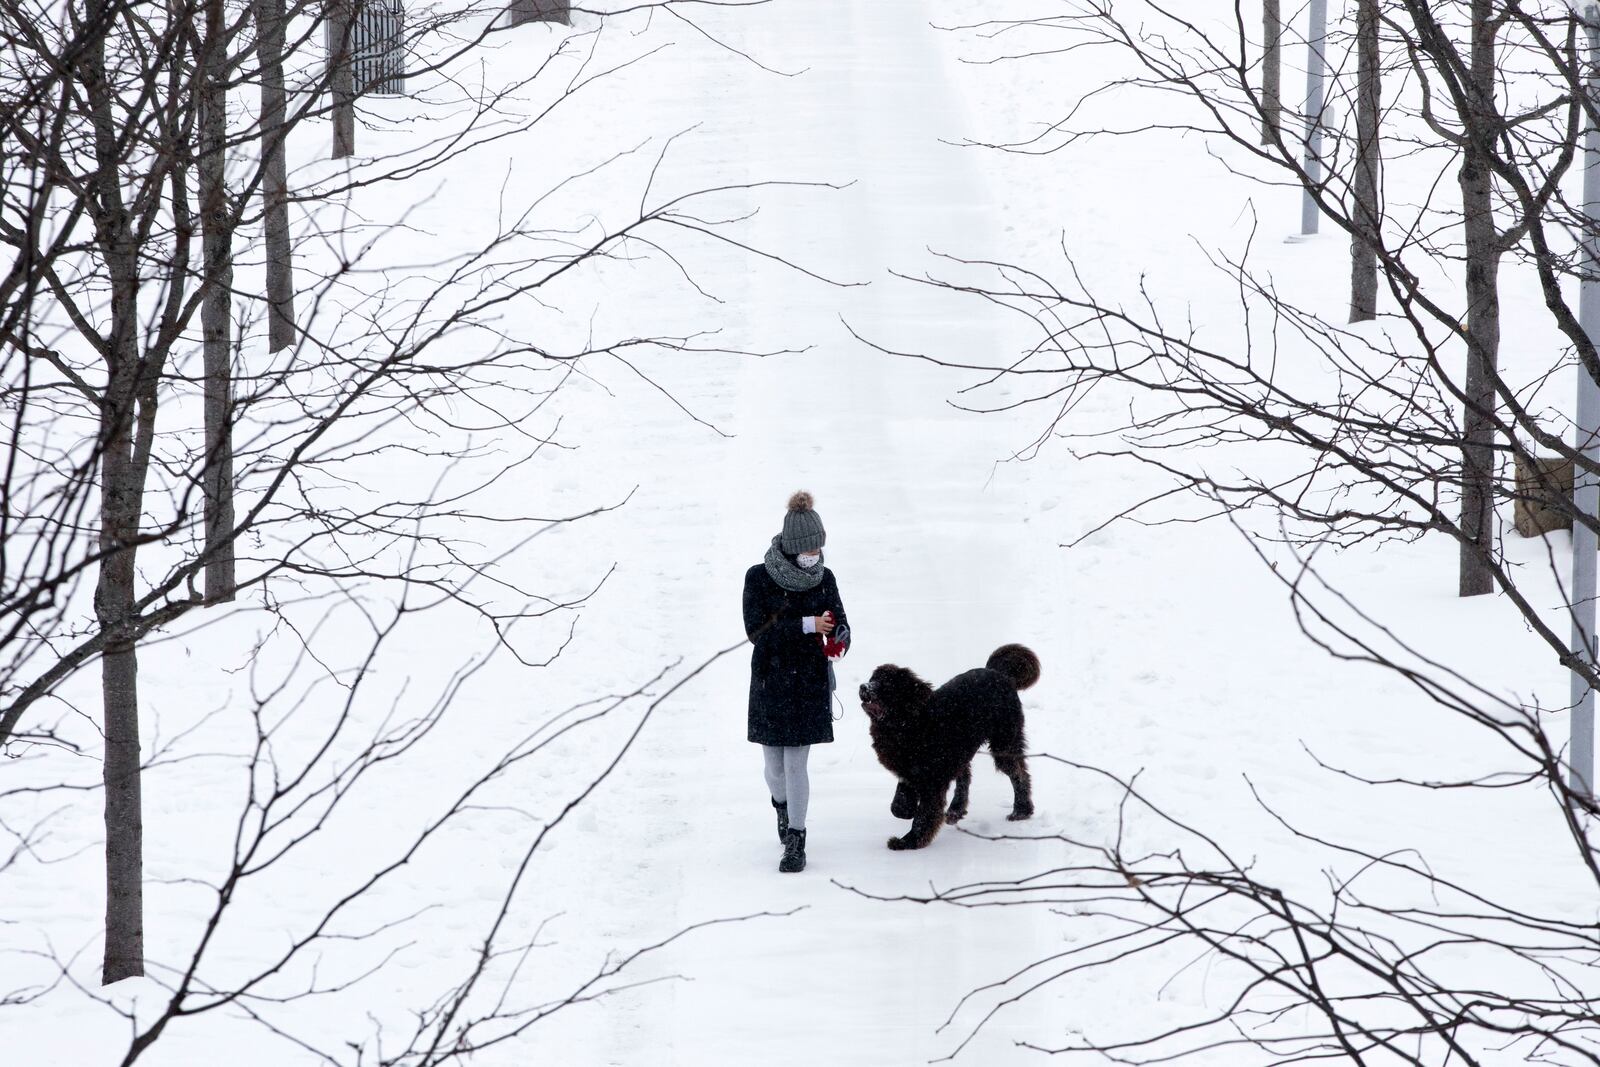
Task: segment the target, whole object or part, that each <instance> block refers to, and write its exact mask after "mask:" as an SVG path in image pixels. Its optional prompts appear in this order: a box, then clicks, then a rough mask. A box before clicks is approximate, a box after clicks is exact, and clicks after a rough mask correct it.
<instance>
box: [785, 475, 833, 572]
mask: <svg viewBox="0 0 1600 1067" xmlns="http://www.w3.org/2000/svg"><path fill="white" fill-rule="evenodd" d="M827 541H828V535H827V534H826V533H824V532H823V529H822V516H821V515H818V514H817V513H816V512H815V511H813V510H812V509H811V494H810V493H807V492H804V491H801V492H798V493H796V494H795V495H794V496H792V497H790V498H789V513H788V514H787V515H785V516H784V517H783V540H782V541H781V542H779V547H780V548H782V549H783V550H784V552H786V553H787V554H789V555H791V556H794V555H798V554H800V553H801V552H816V551H817V550H819V549H820V548H822V546H823V545H824V544H826V543H827Z"/></svg>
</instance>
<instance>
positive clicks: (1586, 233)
mask: <svg viewBox="0 0 1600 1067" xmlns="http://www.w3.org/2000/svg"><path fill="white" fill-rule="evenodd" d="M1567 4H1568V6H1569V7H1570V8H1571V9H1572V13H1573V15H1574V16H1575V17H1576V18H1577V20H1578V22H1579V23H1580V24H1581V25H1582V27H1583V31H1584V36H1585V37H1587V38H1588V42H1589V47H1588V51H1587V53H1586V55H1585V60H1584V64H1583V86H1584V93H1585V94H1586V95H1587V96H1588V98H1589V99H1590V100H1591V101H1593V100H1596V99H1597V98H1600V94H1597V78H1596V71H1595V63H1596V60H1597V59H1600V3H1596V2H1594V0H1567ZM1585 126H1586V127H1587V128H1586V130H1585V131H1584V153H1583V240H1582V245H1583V257H1582V262H1583V273H1582V276H1581V278H1580V281H1579V289H1578V323H1579V325H1581V326H1582V327H1583V332H1584V333H1585V334H1586V335H1587V336H1588V338H1589V341H1590V343H1591V344H1593V343H1594V342H1596V341H1597V340H1600V247H1597V244H1600V242H1597V239H1596V231H1595V227H1596V225H1597V220H1600V130H1597V129H1596V128H1595V125H1594V123H1592V122H1590V123H1585ZM1597 433H1600V384H1597V383H1596V382H1595V380H1594V378H1593V377H1592V376H1591V375H1590V374H1589V370H1588V368H1587V367H1586V366H1585V365H1584V364H1583V363H1582V362H1580V363H1579V364H1578V415H1577V440H1576V441H1575V442H1574V444H1575V446H1576V447H1577V449H1578V450H1579V451H1580V452H1581V454H1582V455H1583V457H1584V458H1585V459H1586V460H1588V461H1589V462H1590V463H1594V462H1597V461H1600V436H1597ZM1572 504H1573V508H1574V509H1575V510H1576V511H1577V513H1578V515H1579V516H1587V517H1590V518H1591V519H1592V518H1593V517H1594V516H1595V515H1596V514H1597V513H1600V479H1596V477H1595V475H1594V474H1593V473H1592V472H1591V470H1590V469H1587V468H1586V466H1585V465H1584V464H1576V465H1575V466H1574V469H1573V478H1572ZM1595 547H1596V546H1595V532H1594V530H1593V529H1592V528H1591V526H1590V525H1589V523H1586V522H1583V521H1581V520H1580V519H1574V520H1573V523H1572V650H1573V652H1574V653H1575V654H1576V655H1577V657H1578V658H1579V660H1580V662H1584V663H1587V664H1589V666H1590V667H1591V668H1592V667H1593V666H1594V663H1595V632H1594V616H1595V611H1594V597H1595ZM1568 761H1569V769H1568V778H1567V784H1568V786H1569V788H1571V789H1572V791H1573V792H1574V793H1577V794H1579V795H1580V796H1586V797H1587V796H1592V795H1593V781H1594V689H1593V688H1592V687H1591V686H1590V685H1589V683H1588V682H1587V681H1586V680H1585V679H1584V677H1583V675H1581V674H1579V673H1578V672H1577V671H1574V672H1573V673H1572V744H1571V747H1570V748H1569V750H1568Z"/></svg>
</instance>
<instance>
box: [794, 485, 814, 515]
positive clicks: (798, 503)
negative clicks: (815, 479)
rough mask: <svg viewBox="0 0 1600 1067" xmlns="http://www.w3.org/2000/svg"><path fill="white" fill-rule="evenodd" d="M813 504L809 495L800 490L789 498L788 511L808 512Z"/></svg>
mask: <svg viewBox="0 0 1600 1067" xmlns="http://www.w3.org/2000/svg"><path fill="white" fill-rule="evenodd" d="M814 503H815V502H814V501H813V500H812V499H811V494H810V493H808V492H806V491H805V490H804V489H802V490H800V491H799V492H798V493H796V494H795V495H794V496H791V497H790V498H789V510H790V511H810V510H811V507H812V505H813V504H814Z"/></svg>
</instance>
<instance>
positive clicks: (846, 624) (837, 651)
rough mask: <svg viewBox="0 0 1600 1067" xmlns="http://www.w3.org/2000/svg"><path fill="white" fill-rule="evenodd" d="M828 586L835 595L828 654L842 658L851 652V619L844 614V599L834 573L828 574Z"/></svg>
mask: <svg viewBox="0 0 1600 1067" xmlns="http://www.w3.org/2000/svg"><path fill="white" fill-rule="evenodd" d="M828 584H829V586H830V591H831V592H832V593H833V597H832V600H833V607H832V609H831V610H832V611H833V633H832V634H831V635H830V636H829V638H828V644H827V653H828V655H830V656H842V655H844V654H845V653H846V652H848V651H850V617H849V616H848V615H846V614H845V613H844V598H843V597H842V596H840V595H839V583H838V581H837V580H836V579H835V578H834V576H833V572H831V571H830V572H829V573H828Z"/></svg>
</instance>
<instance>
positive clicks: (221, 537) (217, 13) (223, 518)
mask: <svg viewBox="0 0 1600 1067" xmlns="http://www.w3.org/2000/svg"><path fill="white" fill-rule="evenodd" d="M205 5H206V6H205V37H204V39H203V41H202V43H201V46H200V55H199V56H198V57H196V58H197V60H198V64H197V65H198V67H199V70H200V153H199V170H200V226H201V231H202V233H203V234H204V237H203V250H204V252H203V255H204V266H203V268H202V270H203V275H202V277H203V280H204V284H205V287H206V288H205V296H204V299H203V300H202V302H201V305H200V323H201V337H202V339H203V348H204V363H205V434H206V455H205V468H204V477H203V482H204V487H205V561H206V577H205V597H206V599H207V600H208V601H222V600H232V599H233V597H234V592H235V583H234V560H233V432H232V424H233V374H232V368H231V366H230V361H231V358H232V353H231V351H230V349H231V348H232V340H233V336H232V335H233V213H232V211H231V210H230V209H229V206H228V184H227V162H228V157H227V145H228V90H227V59H228V47H227V45H228V42H227V11H226V7H225V4H224V0H205Z"/></svg>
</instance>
